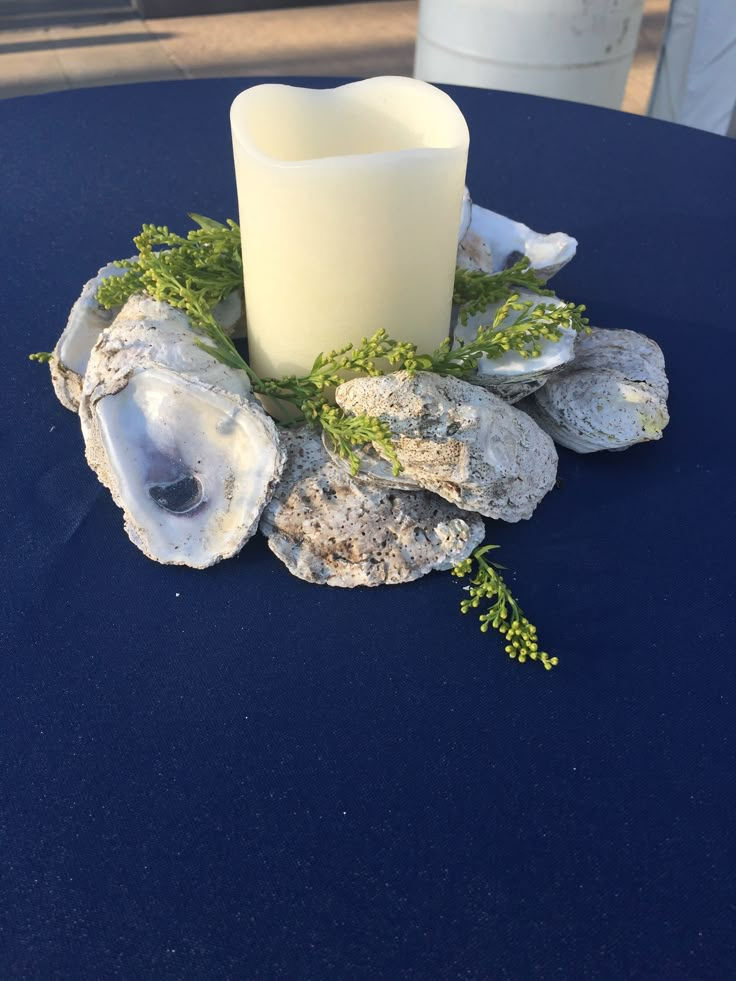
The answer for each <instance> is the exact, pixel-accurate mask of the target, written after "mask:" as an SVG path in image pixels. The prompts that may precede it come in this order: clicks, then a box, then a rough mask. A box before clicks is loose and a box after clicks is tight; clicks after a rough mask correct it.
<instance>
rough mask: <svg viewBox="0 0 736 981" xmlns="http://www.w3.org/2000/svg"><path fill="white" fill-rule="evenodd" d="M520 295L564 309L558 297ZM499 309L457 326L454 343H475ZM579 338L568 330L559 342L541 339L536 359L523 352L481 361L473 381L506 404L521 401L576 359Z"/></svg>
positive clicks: (492, 307)
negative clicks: (478, 333)
mask: <svg viewBox="0 0 736 981" xmlns="http://www.w3.org/2000/svg"><path fill="white" fill-rule="evenodd" d="M518 293H519V299H520V300H521V301H522V302H526V301H529V302H531V303H534V304H535V305H536V304H538V303H548V304H552V305H553V306H556V307H559V306H564V304H563V302H562V300H560V299H558V298H557V297H556V296H542V295H541V294H539V293H533V292H531V290H524V289H520V290H519V291H518ZM500 307H501V303H492V304H490V305H489V306H488V307H486V309H485V310H483V311H481V312H480V313H477V314H474V315H473V316H472V317H469V318H468V322H467V324H461V323H459V322H458V323H456V324H455V327H454V330H453V336H454V339H455V343H457V341H464V342H465V343H467V342H468V341H472V340H473V339H474V338H475V335H476V333H477V331H478V328H479V327H480V326H482V325H486V324H492V323H493V320H494V318H495V316H496V314H497V313H498V310H499V308H500ZM515 316H516V314H515V313H513V312H512V313H511V314H510V315H509V316H508V317H507V318H506V319H505V320H504V321H502V324H503V325H506V324H508V323H509V322H510V321H512V320H513V318H514V317H515ZM576 337H577V333H576V331H575V330H574V329H573V328H572V327H569V328H566V329H565V330H564V331H563V333H562V337H561V338H560V339H559V340H558V341H551V340H546V339H543V340H541V341H540V342H539V351H540V353H539V355H537V356H530V357H526V358H525V357H523V356H522V354H521V353H520V352H517V351H507V352H506V354H504V355H503V357H500V358H482V359H481V361H480V362H479V364H478V372H477V374H476V375H475V377H474V378H473V379H472V381H473V382H474V384H476V385H483V386H484V387H485V388H488V389H490V390H491V391H492V392H493V393H494V394H496V395H498V396H499V397H500V398H502V399H503V400H504V401H505V402H512V403H513V402H518V401H519V400H520V399H523V398H524V397H525V396H527V395H531V393H532V392H535V391H536V390H537V389H538V388H541V387H542V385H544V383H545V382H546V380H547V378H548V377H549V375H550V374H551V373H552V372H553V371H558V370H559V369H560V368H561V367H562V366H563V365H566V364H569V362H570V361H572V359H573V358H574V357H575V340H576ZM529 350H531V349H529Z"/></svg>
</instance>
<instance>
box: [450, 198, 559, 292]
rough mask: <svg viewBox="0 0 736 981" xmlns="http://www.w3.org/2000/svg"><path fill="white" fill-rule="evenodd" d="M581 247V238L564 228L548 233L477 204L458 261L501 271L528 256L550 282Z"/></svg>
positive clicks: (459, 248)
mask: <svg viewBox="0 0 736 981" xmlns="http://www.w3.org/2000/svg"><path fill="white" fill-rule="evenodd" d="M461 229H462V225H461ZM577 247H578V243H577V240H576V239H574V238H572V237H571V236H570V235H566V234H565V233H564V232H552V233H550V234H549V235H544V234H542V233H541V232H535V231H533V230H532V229H531V228H529V226H528V225H524V224H523V223H522V222H520V221H514V220H513V219H511V218H506V217H505V216H504V215H499V214H497V213H496V212H495V211H489V210H488V209H487V208H481V207H480V206H479V205H477V204H473V205H472V211H471V220H470V225H469V227H468V229H467V231H466V232H465V235H464V236H463V238H462V240H461V242H460V245H459V247H458V252H457V263H458V265H459V266H462V267H463V268H464V269H481V270H482V271H483V272H487V273H497V272H500V271H501V270H502V269H507V268H508V267H509V266H513V265H514V263H515V262H518V261H519V259H521V258H522V257H523V256H527V258H528V259H529V263H530V265H531V267H532V269H533V270H534V271H535V272H536V274H537V276H539V278H540V280H541V281H542V282H546V281H547V280H548V279H550V278H551V277H552V276H554V275H555V273H558V272H559V271H560V269H562V267H563V266H565V265H567V263H568V262H569V261H570V260H571V259H572V258H573V256H574V255H575V253H576V251H577Z"/></svg>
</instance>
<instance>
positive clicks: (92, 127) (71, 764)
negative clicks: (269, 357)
mask: <svg viewBox="0 0 736 981" xmlns="http://www.w3.org/2000/svg"><path fill="white" fill-rule="evenodd" d="M246 84H250V83H249V82H243V81H237V80H214V81H197V82H184V83H182V82H174V83H163V84H149V85H137V86H129V87H123V88H112V89H97V90H90V91H79V92H68V93H62V94H55V95H48V96H40V97H34V98H28V99H17V100H13V101H9V102H4V103H0V133H1V134H2V140H1V142H0V158H1V173H2V189H1V190H0V207H1V209H2V211H1V217H2V234H3V240H4V241H3V260H2V292H3V304H2V355H3V369H4V376H3V384H2V386H0V399H1V400H2V404H1V406H0V410H1V411H0V426H1V427H2V474H3V476H2V481H1V484H0V513H1V515H2V522H1V523H0V544H1V545H2V589H1V590H0V729H1V738H0V778H1V781H2V796H1V799H0V869H1V872H0V874H1V875H2V881H3V883H4V884H3V886H2V901H1V902H0V976H1V977H2V978H23V979H43V981H47V979H93V978H94V979H96V981H101V979H108V978H123V979H131V981H134V979H135V981H138V979H143V978H156V979H159V978H161V979H169V978H171V979H205V978H206V979H230V978H232V979H265V981H270V979H282V978H283V979H288V981H293V979H320V981H321V979H328V978H329V979H333V978H335V979H351V981H354V979H371V981H373V979H389V981H394V979H412V981H415V979H416V981H425V979H448V981H449V979H457V981H460V979H463V981H470V979H473V981H475V979H478V981H480V979H492V981H496V979H508V981H530V979H532V981H552V979H559V981H577V979H585V981H588V979H605V981H608V979H610V981H623V979H636V981H725V979H727V978H730V977H732V976H733V970H734V957H735V955H736V943H735V937H736V934H735V933H734V926H733V922H734V920H733V913H734V899H735V896H736V894H735V891H734V885H733V878H734V876H733V872H734V868H733V857H734V852H733V844H734V841H733V828H734V821H733V813H734V784H733V781H734V710H733V696H734V663H735V662H734V640H733V627H734V610H735V609H736V604H734V585H733V571H734V563H733V555H734V544H735V543H734V519H733V516H734V505H735V504H736V467H735V465H734V450H733V446H734V440H733V434H734V427H733V395H732V386H733V372H734V365H735V364H736V323H735V322H734V298H733V297H734V267H735V265H736V262H735V260H736V247H735V245H734V241H735V233H736V193H735V192H736V180H735V179H734V178H735V176H736V143H734V142H729V141H727V140H725V139H722V138H719V137H714V136H710V135H706V134H702V133H699V132H696V131H693V130H687V129H684V128H678V127H675V126H670V125H667V124H663V123H656V122H652V121H650V120H647V119H640V118H635V117H632V116H628V115H624V114H618V113H613V112H609V111H605V110H597V109H592V108H588V107H583V106H579V105H573V104H568V103H560V102H554V101H548V100H544V99H536V98H531V97H524V96H517V95H511V94H504V93H497V92H484V91H478V90H467V89H466V90H463V89H459V88H458V89H449V91H450V92H451V94H452V95H453V96H454V97H455V98H456V100H457V102H458V103H459V104H460V106H461V108H462V109H463V110H464V112H465V113H466V116H467V118H468V121H469V124H470V130H471V154H470V165H469V174H468V183H469V185H470V188H471V191H472V193H473V195H474V197H475V198H476V200H477V201H478V202H480V203H483V204H486V205H488V206H490V207H492V208H494V209H496V210H499V211H502V212H504V213H506V214H509V215H511V216H513V217H517V218H520V219H522V220H524V221H526V222H527V223H528V224H530V225H531V226H532V227H535V228H539V229H541V230H545V231H552V230H556V229H563V230H565V231H567V232H570V233H571V234H573V235H575V236H576V237H577V238H578V239H579V241H580V248H579V255H578V257H577V258H576V259H575V261H574V262H573V263H572V264H571V265H570V266H568V268H567V269H565V270H564V271H563V272H562V273H561V274H560V276H559V277H558V279H557V280H556V281H555V282H556V286H557V289H558V291H559V292H560V294H561V295H563V296H564V297H566V298H570V299H575V300H576V301H578V302H584V303H587V305H588V307H589V311H590V314H591V317H592V321H593V323H595V324H597V325H600V326H605V327H628V328H632V329H634V330H641V331H643V332H645V333H647V334H650V335H651V336H652V337H654V338H655V339H656V340H657V341H658V342H659V343H660V344H661V346H662V348H663V349H664V352H665V356H666V359H667V364H668V373H669V377H670V381H671V402H670V408H671V414H672V422H671V424H670V426H669V428H668V429H667V431H666V433H665V436H664V439H662V440H661V441H660V442H659V443H656V444H650V445H642V446H637V447H634V448H633V449H631V450H628V451H627V452H626V453H623V454H598V455H593V456H587V457H582V456H576V455H574V454H572V453H568V452H565V451H563V452H562V453H561V460H560V478H561V486H560V487H559V489H557V490H556V491H555V492H554V493H552V494H550V495H549V496H548V498H546V499H545V501H544V502H543V503H542V505H541V506H540V508H539V509H538V512H537V514H535V516H534V518H533V520H532V521H531V522H526V523H522V524H520V525H503V524H500V523H494V522H489V524H488V534H489V540H492V541H495V542H498V543H499V544H501V545H502V546H503V551H502V553H500V555H499V559H500V561H503V562H504V563H505V564H506V565H507V566H508V567H510V570H511V571H510V573H509V576H510V579H511V581H512V583H513V585H514V586H515V587H516V591H517V593H518V595H519V597H520V598H521V599H522V602H523V603H524V605H525V607H526V608H527V610H528V612H529V614H530V615H531V616H532V617H533V619H534V620H535V621H536V623H537V624H538V626H539V629H540V632H541V633H542V634H543V640H544V642H545V645H546V646H547V648H548V649H549V650H551V651H553V652H554V653H557V654H558V655H559V657H560V660H561V665H560V667H559V668H557V669H556V670H555V671H553V672H549V673H548V672H545V671H544V670H542V669H541V668H540V667H539V666H538V665H534V664H526V665H524V666H519V665H517V664H515V663H513V662H511V661H509V659H508V658H507V657H506V655H505V654H503V652H502V646H501V644H500V643H499V640H498V638H497V637H496V636H493V635H485V636H484V635H481V634H480V632H479V631H478V624H477V621H476V620H475V619H474V618H470V617H466V618H463V617H461V616H460V614H459V612H458V609H457V608H458V603H459V600H460V598H461V597H462V596H463V593H462V587H461V585H460V584H459V583H458V582H457V581H455V580H452V579H451V578H450V577H449V576H448V575H447V574H435V575H432V576H429V577H427V578H425V579H423V580H420V581H418V582H416V583H413V584H410V585H406V586H401V587H393V588H390V589H389V588H384V589H378V590H366V589H359V590H353V591H341V590H330V589H328V588H326V587H316V586H311V585H307V584H305V583H303V582H300V581H298V580H296V579H294V578H292V577H291V576H290V575H289V574H288V572H287V571H286V569H285V568H284V567H283V566H282V565H281V564H280V563H279V562H278V561H277V560H276V559H275V558H274V557H273V556H272V555H271V553H270V552H269V551H268V549H267V547H266V545H265V542H264V541H263V540H262V539H257V540H254V541H253V542H252V543H250V544H249V545H248V546H247V547H246V549H245V550H244V551H243V553H242V554H241V556H240V557H239V558H238V559H236V560H233V561H229V562H226V563H223V564H221V565H219V566H217V567H215V568H213V569H211V570H208V571H204V572H198V571H193V570H189V569H184V568H171V567H164V566H159V565H156V564H154V563H152V562H150V561H148V560H147V559H146V558H144V556H143V555H142V554H141V553H140V552H138V551H137V550H136V549H135V548H134V547H133V546H132V545H131V544H130V542H129V541H128V539H127V537H126V536H125V534H124V533H123V530H122V520H121V513H120V512H119V511H118V509H117V508H116V507H115V505H114V504H113V503H112V501H111V499H110V497H109V495H108V494H107V492H106V491H105V490H104V489H103V488H102V486H101V485H100V484H99V483H98V482H97V480H96V478H95V476H94V475H93V473H92V472H91V471H90V470H89V469H88V468H87V466H86V464H85V461H84V454H83V447H82V439H81V435H80V431H79V424H78V421H77V419H76V418H75V417H74V416H73V415H72V414H71V413H69V412H67V411H65V410H64V409H63V408H61V406H60V405H59V404H58V403H57V402H56V400H55V398H54V396H53V393H52V390H51V386H50V384H49V380H48V375H47V371H46V370H45V369H44V368H42V367H39V366H38V365H34V364H31V363H29V362H28V361H27V360H26V355H27V353H28V352H29V351H34V350H39V349H41V350H48V349H50V348H51V347H52V346H53V344H54V342H55V340H56V338H57V337H58V335H59V333H60V331H61V329H62V327H63V325H64V322H65V318H66V315H67V312H68V309H69V307H70V305H71V303H72V301H73V300H74V299H75V297H76V296H77V294H78V292H79V289H80V287H81V285H82V283H83V282H84V281H85V280H86V279H87V278H88V277H89V276H90V275H92V274H93V273H94V272H95V271H96V270H97V268H98V267H99V266H100V265H102V264H103V263H104V262H105V261H107V260H108V259H110V258H113V257H123V256H127V255H129V254H130V251H131V248H130V239H131V237H132V235H133V234H134V233H135V232H136V231H137V230H138V229H139V226H140V225H141V223H142V222H149V221H150V222H155V223H160V224H169V225H171V226H172V227H175V228H184V227H187V222H186V218H185V213H186V212H187V211H197V212H201V213H203V214H207V215H212V216H213V217H219V218H224V217H226V216H229V215H232V216H235V214H236V196H235V185H234V179H233V171H232V163H231V150H230V133H229V124H228V109H229V104H230V101H231V100H232V98H233V97H234V95H235V94H236V93H237V92H238V91H239V90H240V89H241V88H242V87H244V86H245V85H246ZM311 84H329V83H328V82H316V83H315V82H312V83H311Z"/></svg>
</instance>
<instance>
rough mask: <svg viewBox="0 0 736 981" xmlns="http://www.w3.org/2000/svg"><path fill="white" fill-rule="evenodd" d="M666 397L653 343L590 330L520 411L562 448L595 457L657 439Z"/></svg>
mask: <svg viewBox="0 0 736 981" xmlns="http://www.w3.org/2000/svg"><path fill="white" fill-rule="evenodd" d="M667 395H668V383H667V376H666V374H665V365H664V356H663V354H662V351H661V349H660V347H659V345H658V344H657V343H656V342H655V341H653V340H651V338H649V337H645V336H644V335H643V334H638V333H636V332H635V331H633V330H603V329H600V328H593V331H592V333H591V334H589V335H587V336H586V335H583V336H581V337H579V338H578V342H577V347H576V353H575V360H574V362H573V363H572V364H571V365H570V366H568V367H567V368H565V369H563V370H562V371H560V372H559V373H558V374H556V375H554V376H553V377H552V378H550V379H549V380H548V381H547V384H546V385H545V386H544V388H542V389H540V390H539V391H538V392H536V393H535V394H534V395H533V396H532V397H531V398H530V399H527V400H526V401H525V402H524V403H523V404H522V406H521V408H523V409H524V410H525V411H526V412H528V413H529V415H530V416H531V417H532V418H533V419H534V420H535V421H536V422H537V423H538V425H539V426H541V428H542V429H544V430H545V432H547V433H549V435H550V436H551V437H552V438H553V439H554V440H555V442H557V443H559V444H560V445H561V446H566V447H567V448H568V449H571V450H575V451H576V452H577V453H594V452H596V451H597V450H624V449H626V448H627V447H629V446H633V445H634V444H635V443H645V442H648V441H650V440H655V439H660V438H661V436H662V431H663V430H664V428H665V426H666V425H667V423H668V422H669V413H668V411H667Z"/></svg>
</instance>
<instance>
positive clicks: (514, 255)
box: [503, 249, 524, 269]
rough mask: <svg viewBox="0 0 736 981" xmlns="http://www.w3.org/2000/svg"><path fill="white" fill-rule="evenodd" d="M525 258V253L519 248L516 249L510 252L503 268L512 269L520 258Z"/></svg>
mask: <svg viewBox="0 0 736 981" xmlns="http://www.w3.org/2000/svg"><path fill="white" fill-rule="evenodd" d="M523 258H524V253H523V252H519V250H518V249H514V251H513V252H509V254H508V255H507V256H506V260H505V262H504V264H503V268H504V269H510V268H511V267H512V266H515V265H516V263H517V262H519V260H520V259H523Z"/></svg>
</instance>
